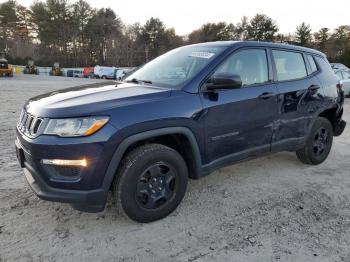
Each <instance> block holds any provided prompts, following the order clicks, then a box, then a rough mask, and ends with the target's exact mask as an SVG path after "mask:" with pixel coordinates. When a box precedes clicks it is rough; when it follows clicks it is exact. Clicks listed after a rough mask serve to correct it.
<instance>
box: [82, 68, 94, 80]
mask: <svg viewBox="0 0 350 262" xmlns="http://www.w3.org/2000/svg"><path fill="white" fill-rule="evenodd" d="M83 76H84V78H94V67H92V66H90V67H84V70H83Z"/></svg>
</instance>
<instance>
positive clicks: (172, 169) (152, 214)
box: [113, 144, 188, 223]
mask: <svg viewBox="0 0 350 262" xmlns="http://www.w3.org/2000/svg"><path fill="white" fill-rule="evenodd" d="M187 181H188V169H187V165H186V163H185V161H184V159H183V158H182V156H181V155H180V154H179V153H178V152H177V151H175V150H174V149H172V148H169V147H167V146H164V145H160V144H147V145H143V146H140V147H138V148H136V149H134V150H133V151H131V152H130V153H129V154H128V155H127V156H126V157H125V158H124V159H123V160H122V163H121V167H120V169H119V171H118V174H117V178H116V179H115V182H114V186H113V189H114V193H115V198H116V202H117V208H118V209H120V210H122V211H123V212H124V214H126V215H127V216H128V217H129V218H131V219H132V220H134V221H136V222H141V223H148V222H152V221H155V220H158V219H161V218H164V217H166V216H167V215H169V214H170V213H172V212H173V211H174V210H175V209H176V208H177V206H178V205H179V204H180V202H181V201H182V199H183V197H184V195H185V192H186V188H187Z"/></svg>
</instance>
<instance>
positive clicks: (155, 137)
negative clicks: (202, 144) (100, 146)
mask: <svg viewBox="0 0 350 262" xmlns="http://www.w3.org/2000/svg"><path fill="white" fill-rule="evenodd" d="M181 136H182V137H184V138H186V141H181V142H185V147H182V148H181V150H183V149H184V148H187V149H188V150H189V151H187V152H184V151H181V150H180V149H179V148H176V145H179V144H178V143H176V142H175V141H172V142H174V144H172V145H171V144H169V142H170V141H169V140H168V142H167V141H166V139H165V138H169V137H173V138H174V139H179V138H180V137H181ZM150 140H151V141H152V142H154V141H156V142H157V141H159V142H160V144H163V145H166V146H169V147H171V148H173V149H175V150H177V151H178V152H179V153H180V154H181V155H182V157H184V159H185V162H186V164H187V166H188V168H189V174H190V175H189V177H190V178H192V179H197V178H199V177H200V172H201V166H202V161H201V154H200V150H199V146H198V143H197V140H196V138H195V136H194V134H193V133H192V131H191V130H190V129H189V128H187V127H167V128H160V129H155V130H149V131H145V132H141V133H138V134H135V135H132V136H129V137H127V138H126V139H124V140H123V141H122V142H121V143H120V144H119V146H118V147H117V149H116V150H115V152H114V154H113V156H112V159H111V161H110V164H109V166H108V168H107V172H106V174H105V178H104V181H103V188H104V189H106V190H109V188H110V186H111V185H112V182H113V180H114V178H115V176H116V173H117V170H118V167H119V163H120V161H121V160H122V159H123V157H124V156H125V155H126V154H127V153H128V152H130V150H132V149H133V148H135V147H137V146H138V145H141V144H144V143H147V142H148V141H150ZM161 141H163V142H161ZM186 143H188V147H186V146H187V145H186ZM174 147H175V148H174Z"/></svg>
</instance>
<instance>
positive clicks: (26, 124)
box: [17, 110, 43, 137]
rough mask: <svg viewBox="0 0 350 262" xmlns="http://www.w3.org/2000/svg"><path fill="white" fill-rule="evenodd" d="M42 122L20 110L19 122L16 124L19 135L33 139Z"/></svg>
mask: <svg viewBox="0 0 350 262" xmlns="http://www.w3.org/2000/svg"><path fill="white" fill-rule="evenodd" d="M42 122H43V120H42V119H41V118H39V117H35V116H33V115H31V114H29V113H27V112H26V111H25V110H22V113H21V115H20V117H19V121H18V123H17V128H18V130H19V131H20V132H21V133H23V134H25V135H27V136H29V137H35V136H36V135H38V131H39V128H40V126H41V124H42Z"/></svg>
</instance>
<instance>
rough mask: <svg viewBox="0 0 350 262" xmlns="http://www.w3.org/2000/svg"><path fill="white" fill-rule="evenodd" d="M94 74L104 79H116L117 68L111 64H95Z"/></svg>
mask: <svg viewBox="0 0 350 262" xmlns="http://www.w3.org/2000/svg"><path fill="white" fill-rule="evenodd" d="M94 76H95V77H96V78H102V79H116V68H115V67H109V66H98V65H97V66H95V67H94Z"/></svg>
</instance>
